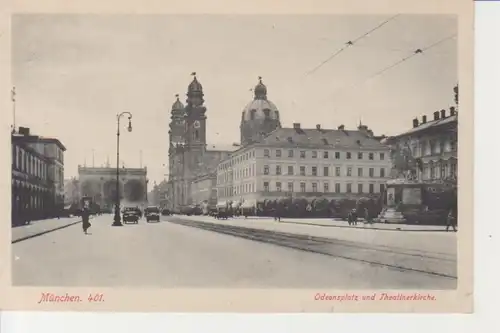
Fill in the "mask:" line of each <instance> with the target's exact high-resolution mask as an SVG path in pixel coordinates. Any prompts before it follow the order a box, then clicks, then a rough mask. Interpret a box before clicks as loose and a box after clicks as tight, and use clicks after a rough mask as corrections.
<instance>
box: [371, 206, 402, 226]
mask: <svg viewBox="0 0 500 333" xmlns="http://www.w3.org/2000/svg"><path fill="white" fill-rule="evenodd" d="M378 220H379V221H380V222H381V223H405V222H406V219H405V217H404V216H403V213H401V212H398V211H397V210H396V208H395V207H388V208H386V209H384V210H383V211H382V212H381V213H380V215H379V216H378Z"/></svg>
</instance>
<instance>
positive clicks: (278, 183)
mask: <svg viewBox="0 0 500 333" xmlns="http://www.w3.org/2000/svg"><path fill="white" fill-rule="evenodd" d="M276 192H281V182H276Z"/></svg>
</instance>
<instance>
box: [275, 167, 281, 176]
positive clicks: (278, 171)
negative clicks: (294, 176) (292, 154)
mask: <svg viewBox="0 0 500 333" xmlns="http://www.w3.org/2000/svg"><path fill="white" fill-rule="evenodd" d="M276 174H277V175H281V165H277V166H276Z"/></svg>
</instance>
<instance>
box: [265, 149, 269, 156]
mask: <svg viewBox="0 0 500 333" xmlns="http://www.w3.org/2000/svg"><path fill="white" fill-rule="evenodd" d="M264 157H269V149H264Z"/></svg>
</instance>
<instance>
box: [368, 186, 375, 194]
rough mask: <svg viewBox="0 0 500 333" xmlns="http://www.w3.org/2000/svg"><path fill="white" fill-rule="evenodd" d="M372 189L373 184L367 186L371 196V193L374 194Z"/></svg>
mask: <svg viewBox="0 0 500 333" xmlns="http://www.w3.org/2000/svg"><path fill="white" fill-rule="evenodd" d="M373 188H374V186H373V184H369V185H368V192H369V193H370V194H372V193H373V192H374V189H373Z"/></svg>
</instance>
